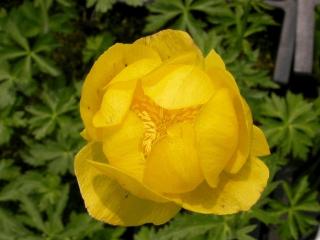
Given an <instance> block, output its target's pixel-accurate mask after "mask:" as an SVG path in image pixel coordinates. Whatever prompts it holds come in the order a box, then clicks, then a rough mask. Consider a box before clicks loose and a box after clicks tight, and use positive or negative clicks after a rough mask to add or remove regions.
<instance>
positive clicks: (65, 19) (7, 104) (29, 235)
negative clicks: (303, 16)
mask: <svg viewBox="0 0 320 240" xmlns="http://www.w3.org/2000/svg"><path fill="white" fill-rule="evenodd" d="M282 15H283V14H282V13H281V12H280V11H279V10H276V9H272V8H271V7H270V6H267V5H265V4H264V3H263V2H262V1H260V0H239V1H227V0H215V1H212V0H170V1H168V0H154V1H144V0H122V1H116V0H86V1H85V0H81V1H76V0H34V1H30V0H29V1H28V0H24V1H22V0H21V1H19V0H1V2H0V240H20V239H24V240H38V239H47V240H49V239H50V240H76V239H93V240H102V239H106V240H119V239H134V240H153V239H156V240H179V239H186V240H220V239H240V240H251V239H284V240H286V239H314V235H315V233H316V230H317V227H318V226H317V225H318V224H319V213H320V204H319V197H318V192H317V189H319V185H320V178H319V172H320V151H319V150H320V149H319V146H320V98H319V97H318V93H319V86H320V11H319V9H318V10H317V15H316V18H317V29H316V39H315V61H314V62H315V66H314V72H315V78H313V79H312V80H311V81H310V79H309V80H308V79H306V78H304V79H303V80H301V79H302V78H301V77H293V78H292V79H291V81H290V84H289V85H286V86H280V85H277V84H275V83H274V82H273V81H272V79H271V76H272V71H273V67H274V62H275V54H276V47H277V42H278V39H279V33H280V29H281V26H280V23H281V19H282ZM168 27H170V28H175V29H183V30H187V31H188V32H190V33H191V35H192V36H193V38H194V39H195V41H196V42H197V44H198V45H199V46H200V48H201V49H202V50H203V52H204V53H205V54H206V53H208V51H209V50H210V49H211V48H215V49H216V50H217V51H218V52H219V53H220V54H221V55H222V56H223V59H224V60H225V61H226V63H227V66H228V68H229V69H230V71H231V72H232V73H233V74H234V75H235V76H236V79H237V82H238V84H239V85H240V87H241V91H242V94H243V95H244V96H245V97H246V99H247V100H248V101H249V104H250V106H251V108H252V110H253V114H254V119H255V122H256V124H258V125H260V126H262V128H263V129H264V131H265V133H266V135H267V137H268V140H269V143H270V145H271V147H272V152H273V154H272V155H271V156H270V157H268V158H265V159H264V161H265V162H266V163H267V164H268V166H269V168H270V170H271V178H270V182H269V185H268V187H267V189H266V190H265V192H264V193H263V197H262V198H261V200H260V201H259V202H258V203H257V204H256V205H255V206H254V208H253V209H251V210H250V211H248V212H245V213H240V214H236V215H232V216H224V217H222V216H211V215H197V214H192V213H190V212H182V213H180V214H179V215H178V216H177V217H175V218H174V219H173V220H172V221H171V222H170V223H168V224H166V225H165V226H160V227H154V226H151V225H147V226H143V227H139V228H138V227H137V228H119V227H112V226H108V225H105V224H102V223H100V222H97V221H95V220H94V219H92V218H90V217H89V216H88V214H87V213H86V212H85V209H84V205H83V202H82V199H81V196H80V194H79V190H78V186H77V182H76V179H75V177H74V173H73V156H74V154H75V153H76V152H77V151H78V149H79V148H80V147H81V146H82V145H83V144H84V142H83V140H82V139H81V138H80V136H79V132H80V131H81V129H82V123H81V120H80V118H79V113H78V102H79V95H80V90H81V85H82V82H83V79H84V77H85V75H86V73H87V72H88V70H89V69H90V67H91V65H92V64H93V62H94V60H95V59H96V58H97V56H99V54H101V53H102V52H103V51H104V50H105V49H107V48H108V47H109V46H110V45H111V44H113V43H114V42H131V41H133V40H135V39H136V38H139V37H141V36H142V35H145V34H148V33H152V32H155V31H157V30H159V29H163V28H168ZM288 61H289V60H288Z"/></svg>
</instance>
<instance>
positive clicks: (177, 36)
mask: <svg viewBox="0 0 320 240" xmlns="http://www.w3.org/2000/svg"><path fill="white" fill-rule="evenodd" d="M135 43H137V44H142V45H146V46H148V47H151V48H152V49H154V50H155V51H156V52H157V53H158V54H159V55H160V57H161V59H162V61H169V62H172V63H173V62H174V63H186V64H196V65H202V63H203V56H202V53H201V51H200V50H199V48H198V47H197V46H196V45H195V44H194V42H193V40H192V38H191V37H190V36H189V35H188V34H187V33H186V32H183V31H178V30H171V29H168V30H163V31H160V32H158V33H156V34H154V35H151V36H147V37H144V38H140V39H138V40H137V41H136V42H135Z"/></svg>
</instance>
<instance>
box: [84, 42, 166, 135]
mask: <svg viewBox="0 0 320 240" xmlns="http://www.w3.org/2000/svg"><path fill="white" fill-rule="evenodd" d="M144 58H149V59H150V58H152V59H158V60H160V57H159V55H158V54H157V53H156V52H155V51H154V50H152V49H151V48H150V47H147V46H141V45H137V44H136V45H134V44H120V43H117V44H115V45H113V46H112V47H110V48H109V49H108V50H107V51H105V52H104V53H103V54H102V55H101V56H100V57H99V58H98V59H97V61H96V62H95V63H94V65H93V67H92V68H91V70H90V72H89V74H88V75H87V77H86V80H85V81H84V84H83V86H82V93H81V100H80V113H81V117H82V119H83V122H84V125H85V128H86V129H87V132H88V135H90V137H91V138H93V139H96V140H97V139H99V138H101V131H100V130H97V129H96V128H95V127H94V126H93V124H92V118H93V116H94V114H95V113H96V112H97V111H98V110H99V108H100V103H101V100H102V97H103V94H104V90H103V87H104V86H105V85H106V84H107V83H108V82H110V81H111V79H113V78H114V77H115V76H116V75H117V74H118V73H119V72H120V71H121V70H122V69H124V68H125V67H126V66H129V65H130V64H132V63H134V62H136V61H138V60H141V59H144Z"/></svg>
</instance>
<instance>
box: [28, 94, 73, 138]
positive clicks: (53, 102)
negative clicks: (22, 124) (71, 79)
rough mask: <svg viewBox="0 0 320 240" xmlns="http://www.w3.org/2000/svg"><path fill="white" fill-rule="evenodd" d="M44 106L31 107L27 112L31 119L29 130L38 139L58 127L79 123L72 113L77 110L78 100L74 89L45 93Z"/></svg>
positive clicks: (42, 98) (42, 97) (43, 95)
mask: <svg viewBox="0 0 320 240" xmlns="http://www.w3.org/2000/svg"><path fill="white" fill-rule="evenodd" d="M41 100H42V104H37V105H30V106H27V107H26V111H27V112H28V113H30V115H31V117H30V119H29V121H28V123H29V129H30V130H31V131H32V134H33V135H34V136H35V138H36V139H41V138H43V137H45V136H46V135H48V134H50V133H52V132H53V131H54V130H55V129H56V127H57V126H60V127H63V126H65V125H66V124H69V123H71V122H72V121H73V122H75V123H78V122H79V121H77V120H75V119H74V118H73V116H72V115H71V114H69V113H70V112H72V111H74V110H75V109H77V104H76V98H75V96H74V94H73V90H72V89H67V88H66V89H63V90H60V91H59V90H57V91H55V92H51V91H49V90H47V91H44V92H43V94H42V95H41Z"/></svg>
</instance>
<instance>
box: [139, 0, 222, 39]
mask: <svg viewBox="0 0 320 240" xmlns="http://www.w3.org/2000/svg"><path fill="white" fill-rule="evenodd" d="M201 4H204V5H203V6H205V7H204V8H202V7H201ZM214 5H216V4H215V3H214V1H208V0H207V1H202V0H200V1H199V0H190V1H183V0H172V1H166V0H156V1H154V2H153V3H151V4H149V5H148V6H147V8H148V9H149V11H150V12H151V15H150V16H148V17H147V22H148V23H147V25H146V27H145V29H144V31H145V32H148V33H150V32H154V31H156V30H159V29H160V28H164V27H172V28H175V29H181V30H187V31H189V32H190V33H191V34H192V36H193V37H194V38H195V39H196V40H197V41H200V38H201V34H200V32H199V31H200V29H201V28H204V27H205V25H206V24H205V23H204V22H203V21H201V20H199V19H198V18H196V17H195V16H194V14H195V13H204V14H205V13H206V12H207V11H206V10H204V9H206V8H211V7H212V6H214Z"/></svg>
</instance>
